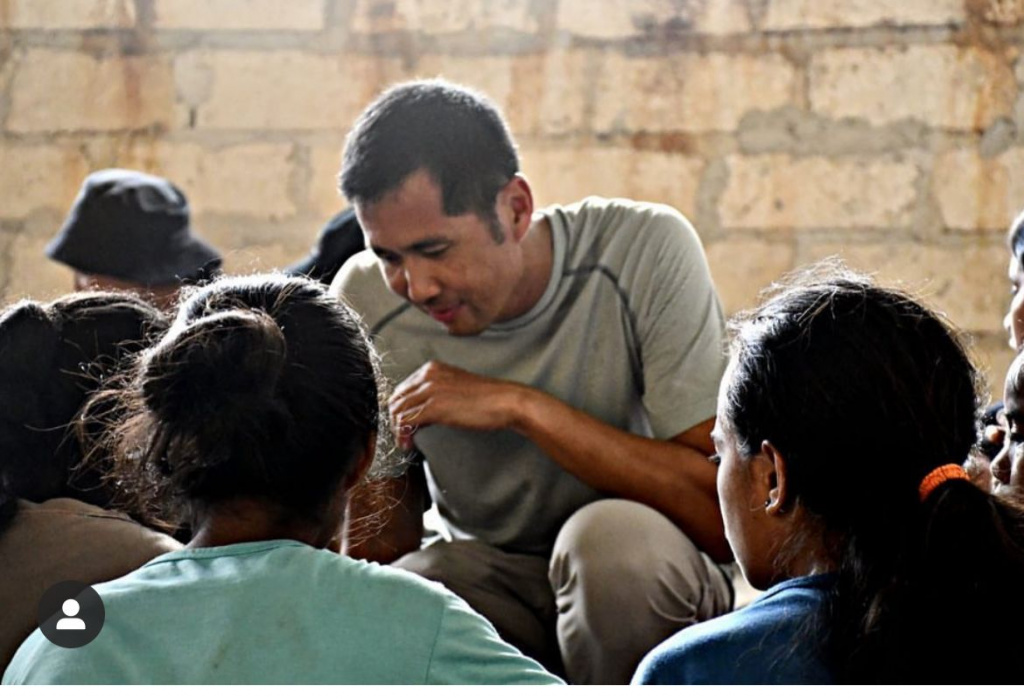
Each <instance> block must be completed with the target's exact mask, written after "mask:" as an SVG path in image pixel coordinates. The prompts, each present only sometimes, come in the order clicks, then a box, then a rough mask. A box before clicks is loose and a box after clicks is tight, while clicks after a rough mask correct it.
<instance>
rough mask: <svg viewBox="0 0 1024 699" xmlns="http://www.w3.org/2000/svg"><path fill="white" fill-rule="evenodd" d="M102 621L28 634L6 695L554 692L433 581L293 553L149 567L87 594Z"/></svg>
mask: <svg viewBox="0 0 1024 699" xmlns="http://www.w3.org/2000/svg"><path fill="white" fill-rule="evenodd" d="M95 589H96V591H97V592H98V593H99V595H100V597H101V598H102V599H103V604H104V607H105V609H106V620H105V623H104V625H103V630H102V631H101V632H100V634H99V636H98V637H97V638H96V639H95V640H94V641H92V642H91V643H90V644H88V645H86V646H84V647H82V648H75V649H65V648H61V647H59V646H56V645H54V644H52V643H50V642H49V641H48V640H47V639H46V638H45V637H44V636H43V635H42V634H41V632H40V631H39V630H36V631H35V632H34V633H33V634H32V635H31V636H30V637H29V638H28V640H27V641H25V643H24V644H23V645H22V646H21V648H20V649H19V650H18V652H17V654H16V655H15V657H14V660H13V661H12V662H11V665H10V666H9V667H8V669H7V672H6V673H5V674H4V677H3V682H4V684H121V683H138V684H178V683H187V684H236V683H258V684H554V683H559V682H560V681H559V680H558V679H557V678H556V677H554V676H552V675H550V674H548V673H547V672H546V671H544V670H543V668H542V667H541V666H540V665H539V664H538V663H536V662H535V661H533V660H531V659H529V658H526V657H525V656H523V655H522V654H521V653H520V652H519V651H518V650H516V649H515V648H513V647H512V646H510V645H509V644H507V643H505V642H504V641H502V640H501V639H500V638H499V637H498V634H497V633H496V632H495V630H494V627H493V626H491V624H490V623H489V622H488V621H486V620H485V619H484V618H483V617H481V616H480V615H479V614H477V613H476V612H474V611H472V610H471V609H470V608H469V606H468V605H467V604H466V603H465V602H463V601H462V600H461V599H459V598H458V597H456V596H455V595H453V594H451V593H450V592H448V591H447V590H445V589H444V588H443V587H441V586H440V585H438V584H436V583H432V582H428V581H426V580H423V579H421V578H419V577H417V576H415V575H412V574H410V573H406V572H404V571H400V570H396V569H393V568H388V567H385V566H379V565H376V564H372V563H365V562H362V561H356V560H353V559H351V558H347V557H344V556H339V555H337V554H334V553H331V552H329V551H325V550H321V549H315V548H312V547H310V546H306V545H305V544H301V543H299V542H296V541H261V542H255V543H246V544H235V545H231V546H221V547H216V548H206V549H191V550H184V551H180V552H175V553H169V554H166V555H163V556H160V557H158V558H156V559H154V560H153V561H151V562H150V563H148V564H146V565H145V566H143V567H142V568H140V569H139V570H137V571H135V572H133V573H131V574H129V575H126V576H125V577H123V578H119V579H118V580H114V581H112V582H109V583H105V584H102V585H97V586H96V588H95Z"/></svg>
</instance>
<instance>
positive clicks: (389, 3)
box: [351, 0, 539, 34]
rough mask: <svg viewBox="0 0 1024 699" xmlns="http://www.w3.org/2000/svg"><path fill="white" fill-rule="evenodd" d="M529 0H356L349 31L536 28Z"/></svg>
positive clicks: (516, 30) (452, 31) (524, 29)
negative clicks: (443, 0) (437, 0)
mask: <svg viewBox="0 0 1024 699" xmlns="http://www.w3.org/2000/svg"><path fill="white" fill-rule="evenodd" d="M532 5H533V3H531V2H530V1H529V0H449V1H448V2H436V0H357V2H356V7H355V12H354V14H353V17H352V24H351V28H352V31H353V32H355V33H358V34H380V33H387V32H423V33H425V34H451V33H456V32H464V31H478V32H479V31H486V30H505V31H514V32H524V33H533V32H536V31H537V30H538V29H539V24H538V21H537V16H536V15H535V13H534V10H533V6H532Z"/></svg>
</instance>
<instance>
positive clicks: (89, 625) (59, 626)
mask: <svg viewBox="0 0 1024 699" xmlns="http://www.w3.org/2000/svg"><path fill="white" fill-rule="evenodd" d="M106 616H107V613H106V610H105V609H104V608H103V600H101V599H100V596H99V595H98V594H96V590H94V589H92V588H91V587H89V586H88V585H86V584H85V583H81V582H76V581H74V580H67V581H65V582H59V583H57V584H56V585H54V586H53V587H51V588H50V589H49V590H47V591H46V592H44V593H43V597H42V599H40V600H39V615H38V617H37V620H38V621H39V630H40V631H42V632H43V635H44V636H46V638H47V639H48V640H49V641H50V642H51V643H53V644H55V645H58V646H60V647H61V648H81V647H82V646H84V645H85V644H87V643H89V642H90V641H92V640H93V639H94V638H96V637H97V636H99V634H100V630H102V629H103V621H104V619H106Z"/></svg>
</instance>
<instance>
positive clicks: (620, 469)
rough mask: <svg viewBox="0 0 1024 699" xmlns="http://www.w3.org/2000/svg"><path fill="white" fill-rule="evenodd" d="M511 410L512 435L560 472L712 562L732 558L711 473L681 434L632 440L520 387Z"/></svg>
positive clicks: (704, 457) (633, 437) (701, 454)
mask: <svg viewBox="0 0 1024 699" xmlns="http://www.w3.org/2000/svg"><path fill="white" fill-rule="evenodd" d="M512 406H513V407H512V410H513V412H514V415H515V418H514V421H513V425H512V426H513V429H515V430H516V431H517V432H519V433H520V434H522V435H523V436H524V437H526V438H527V439H529V440H530V441H532V442H533V443H535V444H536V445H537V446H538V447H540V448H541V449H542V450H543V451H544V452H545V453H546V454H547V455H548V456H550V457H551V458H552V459H553V460H554V461H555V462H556V463H558V464H559V465H560V466H561V467H562V468H564V469H565V470H566V471H568V472H570V473H572V474H573V475H575V476H576V477H577V478H579V479H580V480H581V481H583V482H584V483H587V484H588V485H590V486H591V487H593V488H596V489H598V490H602V491H605V492H607V493H610V494H613V495H616V496H619V497H623V498H628V499H630V500H636V501H637V502H641V503H644V504H646V505H649V506H651V507H653V508H654V509H656V510H658V511H659V512H661V513H662V514H664V515H665V516H666V517H668V518H669V519H671V520H672V521H673V522H674V523H675V524H676V525H677V526H678V527H679V528H680V529H682V530H683V531H684V532H685V533H686V534H687V535H688V536H689V537H690V538H691V539H692V540H693V541H694V543H695V544H696V545H697V546H698V547H699V548H700V549H701V550H703V551H705V552H706V553H708V555H710V556H712V557H713V558H715V559H716V560H719V561H725V560H730V559H731V558H732V553H731V551H730V550H729V545H728V543H727V542H726V540H725V533H724V528H723V524H722V516H721V511H720V509H719V505H718V495H717V491H716V487H715V477H716V468H715V466H714V465H713V464H712V463H711V462H710V461H709V460H708V455H707V453H705V452H704V451H701V449H700V448H698V447H697V446H695V445H689V444H686V443H684V441H685V435H686V434H687V433H684V435H680V436H679V437H677V438H676V439H675V440H660V439H649V438H646V437H641V436H638V435H634V434H630V433H628V432H625V431H623V430H620V429H617V428H615V427H612V426H611V425H608V424H607V423H604V422H602V421H600V420H598V419H596V418H594V417H592V416H590V415H588V414H586V413H584V412H582V411H580V410H577V409H575V408H573V407H571V406H569V405H567V404H566V403H563V402H562V401H560V400H558V399H557V398H554V397H552V396H550V395H548V394H546V393H544V392H543V391H539V390H536V389H533V388H529V387H526V386H523V387H521V390H518V391H517V392H516V395H515V398H514V400H513V401H512ZM706 426H707V430H706V431H707V432H710V425H706ZM704 431H705V430H703V429H700V430H695V433H703V432H704ZM700 441H703V440H700Z"/></svg>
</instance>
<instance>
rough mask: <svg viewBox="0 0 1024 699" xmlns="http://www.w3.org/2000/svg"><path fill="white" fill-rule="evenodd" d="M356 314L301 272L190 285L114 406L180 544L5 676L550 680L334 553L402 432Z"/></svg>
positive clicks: (104, 594)
mask: <svg viewBox="0 0 1024 699" xmlns="http://www.w3.org/2000/svg"><path fill="white" fill-rule="evenodd" d="M381 400H382V396H381V383H380V374H379V370H378V366H377V359H376V357H375V355H374V352H373V349H372V347H371V345H370V344H369V341H368V338H367V336H366V333H365V330H364V329H363V327H362V325H361V323H360V322H359V320H358V319H357V318H356V316H355V315H354V314H353V313H352V311H350V310H349V309H348V308H347V307H345V306H344V305H342V304H340V303H338V302H337V301H336V300H334V299H333V298H331V297H330V296H329V295H328V294H327V293H326V289H325V288H324V287H323V286H321V285H320V284H317V283H316V282H312V281H309V280H307V279H304V278H288V277H285V276H283V275H270V276H262V277H250V278H241V279H222V280H220V281H217V282H214V283H212V284H210V285H208V286H205V287H203V288H201V289H198V290H195V291H194V292H193V293H192V294H191V295H190V296H188V297H187V298H185V299H184V300H183V301H182V303H181V305H180V308H179V312H178V316H177V319H176V320H175V321H174V323H173V324H172V326H171V328H170V330H169V331H168V332H167V334H166V335H165V336H164V337H163V338H162V339H161V340H160V341H159V342H158V343H157V344H156V345H155V346H154V347H153V348H152V349H150V350H149V351H147V352H146V353H145V354H144V355H143V356H142V358H141V360H140V361H139V363H138V366H137V369H136V371H135V373H134V380H133V382H132V384H131V386H130V387H129V388H128V389H127V390H126V391H125V392H124V393H123V395H122V397H121V400H120V407H119V408H118V409H117V410H116V411H115V412H116V414H118V415H119V416H121V420H122V421H121V422H120V424H119V425H118V426H117V427H116V429H115V430H114V432H113V438H114V440H115V444H116V453H117V454H118V457H117V464H116V470H115V473H114V478H115V479H116V480H117V481H118V483H119V485H120V486H121V487H122V488H124V489H125V490H127V491H129V492H134V493H137V494H139V495H140V497H142V498H144V499H145V501H146V503H148V504H150V505H151V506H152V508H153V516H158V517H160V518H161V519H164V520H168V521H170V522H172V523H176V522H178V521H181V520H184V521H186V522H187V523H188V524H190V525H191V530H192V532H193V539H192V540H191V541H190V543H189V544H188V546H187V548H186V550H184V551H181V552H178V553H172V554H168V555H164V556H161V557H159V558H157V559H156V560H154V561H152V562H150V563H149V564H147V565H146V566H144V567H143V568H141V569H140V570H138V571H136V572H135V573H133V574H131V575H128V576H126V577H124V578H121V579H120V580H116V581H113V582H111V583H108V584H106V585H100V586H98V587H97V588H96V589H97V592H98V593H99V595H100V597H101V598H102V600H103V603H104V605H105V607H106V621H105V625H104V628H103V631H102V633H101V634H100V635H99V636H98V637H97V638H96V639H95V640H94V641H92V642H91V643H90V644H89V645H87V646H85V647H82V648H76V649H73V650H65V649H63V648H59V647H57V646H54V645H53V644H51V643H49V642H47V641H46V640H45V639H44V638H43V637H42V636H41V635H40V634H39V632H37V633H36V634H34V635H33V636H32V637H30V638H29V640H28V641H27V642H26V643H25V644H24V645H23V646H22V647H21V649H20V650H19V651H18V654H17V655H16V656H15V659H14V661H13V662H12V664H11V667H10V668H9V669H8V672H7V674H6V675H5V676H4V681H5V682H7V683H73V684H85V683H105V684H106V683H155V684H163V683H188V684H207V683H217V684H224V683H261V684H278V683H292V684H295V683H299V684H318V683H344V684H359V683H373V684H386V683H401V684H409V683H474V684H485V683H553V682H557V680H556V678H554V677H552V676H551V675H548V674H547V673H546V672H544V670H543V669H542V668H541V666H540V665H538V664H537V663H535V662H533V661H532V660H529V659H527V658H526V657H524V656H523V655H521V654H520V653H519V652H518V651H516V650H515V649H514V648H512V647H511V646H509V645H507V644H506V643H504V642H503V641H501V640H500V639H499V638H498V636H497V634H496V633H495V631H494V629H493V627H491V626H490V624H488V623H487V622H486V621H485V620H484V619H483V618H482V617H480V616H479V615H477V614H476V613H474V612H473V611H472V610H470V608H469V607H468V606H467V605H466V604H465V603H464V602H462V601H461V600H460V599H458V598H457V597H455V596H454V595H452V594H450V593H448V592H447V591H446V590H444V589H443V588H442V587H441V586H440V585H437V584H435V583H430V582H427V581H425V580H422V579H420V578H418V577H416V576H414V575H412V574H409V573H405V572H403V571H398V570H393V569H390V568H386V567H381V566H378V565H375V564H369V563H365V562H362V561H356V560H353V559H351V558H348V557H346V556H343V555H340V554H339V550H340V547H341V542H340V534H341V531H342V529H343V520H344V517H345V512H346V505H347V502H348V496H349V493H350V492H351V490H352V489H353V488H355V487H357V485H358V484H359V483H360V482H361V481H363V480H364V478H365V476H366V474H367V471H368V470H370V467H371V464H372V463H373V462H374V459H375V453H378V452H379V450H378V449H377V442H378V438H379V437H383V436H385V435H387V434H388V430H387V427H386V425H385V424H383V422H382V419H383V415H385V414H386V413H385V412H382V411H381V409H380V406H381Z"/></svg>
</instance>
